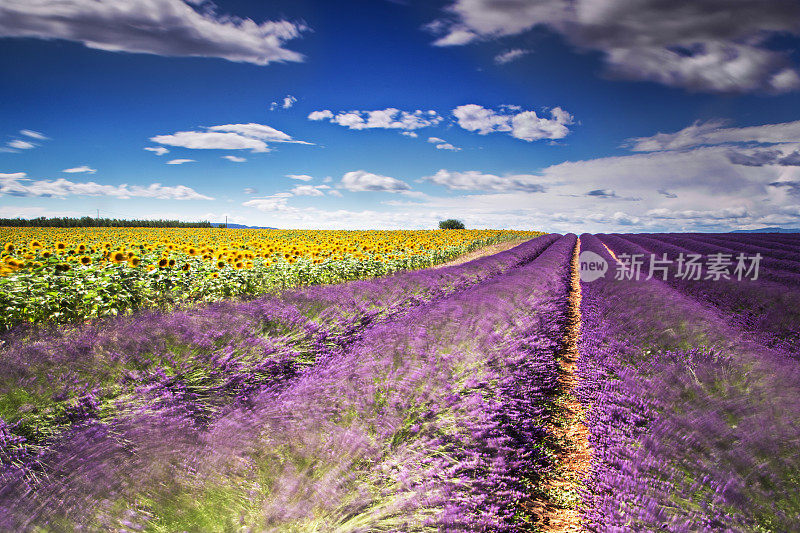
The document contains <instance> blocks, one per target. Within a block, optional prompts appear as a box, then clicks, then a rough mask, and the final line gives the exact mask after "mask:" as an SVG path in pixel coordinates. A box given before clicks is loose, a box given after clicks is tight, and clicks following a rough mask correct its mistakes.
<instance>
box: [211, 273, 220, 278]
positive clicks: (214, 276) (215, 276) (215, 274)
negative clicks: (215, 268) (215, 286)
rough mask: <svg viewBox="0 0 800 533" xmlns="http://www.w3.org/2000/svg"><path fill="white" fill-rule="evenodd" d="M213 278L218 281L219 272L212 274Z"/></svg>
mask: <svg viewBox="0 0 800 533" xmlns="http://www.w3.org/2000/svg"><path fill="white" fill-rule="evenodd" d="M211 277H212V278H214V279H217V278H218V277H219V272H212V273H211Z"/></svg>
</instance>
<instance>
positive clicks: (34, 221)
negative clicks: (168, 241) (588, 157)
mask: <svg viewBox="0 0 800 533" xmlns="http://www.w3.org/2000/svg"><path fill="white" fill-rule="evenodd" d="M0 226H9V227H41V228H210V227H212V226H211V222H207V221H206V222H181V221H180V220H125V219H120V218H93V217H81V218H68V217H52V218H46V217H39V218H31V219H24V218H0Z"/></svg>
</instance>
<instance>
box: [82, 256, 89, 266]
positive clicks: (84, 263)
mask: <svg viewBox="0 0 800 533" xmlns="http://www.w3.org/2000/svg"><path fill="white" fill-rule="evenodd" d="M81 264H82V265H83V266H88V265H91V264H92V258H91V257H89V256H88V255H84V256H83V257H81Z"/></svg>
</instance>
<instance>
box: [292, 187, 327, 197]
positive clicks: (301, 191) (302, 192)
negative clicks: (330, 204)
mask: <svg viewBox="0 0 800 533" xmlns="http://www.w3.org/2000/svg"><path fill="white" fill-rule="evenodd" d="M326 189H330V187H329V186H328V185H298V186H296V187H294V188H293V189H292V190H291V191H289V192H291V193H292V194H293V195H295V196H325V190H326Z"/></svg>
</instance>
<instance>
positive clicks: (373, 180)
mask: <svg viewBox="0 0 800 533" xmlns="http://www.w3.org/2000/svg"><path fill="white" fill-rule="evenodd" d="M341 186H342V188H344V189H347V190H348V191H356V192H357V191H382V192H403V191H408V190H410V189H411V187H410V186H409V185H408V184H407V183H406V182H404V181H400V180H398V179H396V178H392V177H389V176H382V175H380V174H373V173H371V172H366V171H364V170H354V171H352V172H348V173H346V174H345V175H344V176H342V181H341Z"/></svg>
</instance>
